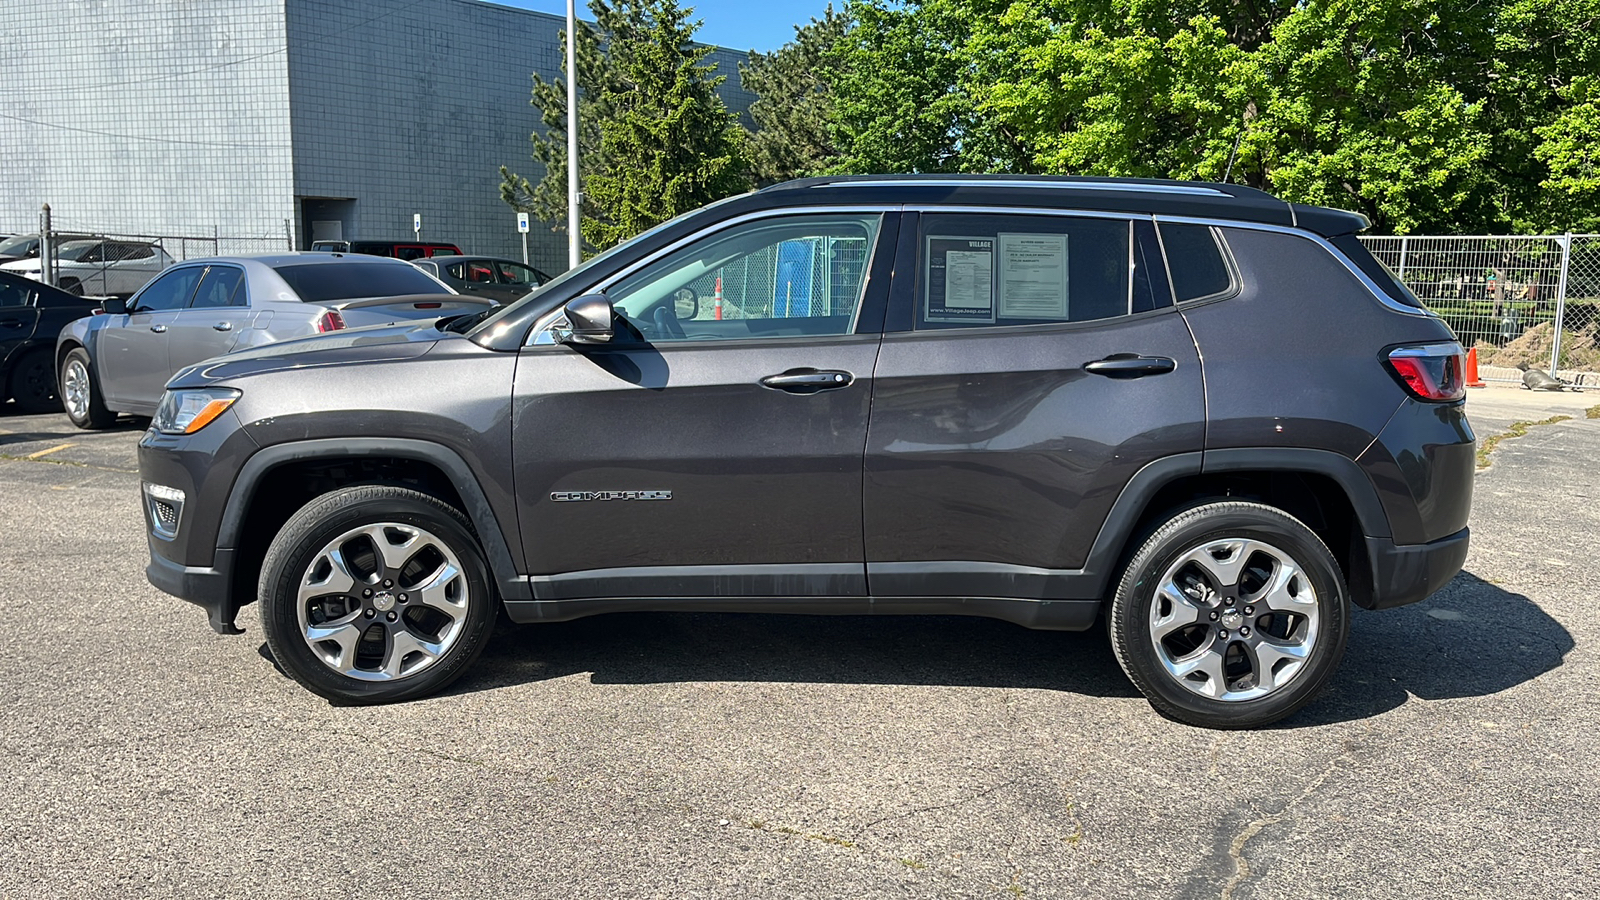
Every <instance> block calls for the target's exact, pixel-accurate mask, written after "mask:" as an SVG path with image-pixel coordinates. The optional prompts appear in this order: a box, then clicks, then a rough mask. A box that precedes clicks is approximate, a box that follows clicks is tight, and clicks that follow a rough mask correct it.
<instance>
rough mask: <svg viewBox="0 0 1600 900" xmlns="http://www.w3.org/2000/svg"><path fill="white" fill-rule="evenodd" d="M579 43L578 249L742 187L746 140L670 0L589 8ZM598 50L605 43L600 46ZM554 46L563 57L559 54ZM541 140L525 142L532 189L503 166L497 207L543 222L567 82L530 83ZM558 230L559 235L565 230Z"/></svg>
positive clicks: (562, 171) (555, 172)
mask: <svg viewBox="0 0 1600 900" xmlns="http://www.w3.org/2000/svg"><path fill="white" fill-rule="evenodd" d="M589 9H590V11H591V12H592V13H593V14H594V17H595V24H594V25H593V26H590V25H587V24H585V25H583V26H582V27H580V29H579V39H578V45H577V49H578V65H577V68H578V75H579V79H580V80H579V83H578V88H579V98H578V113H579V127H580V129H581V130H580V132H579V135H578V138H579V140H578V145H579V146H578V153H579V165H580V170H579V171H580V174H581V175H582V179H583V181H582V184H583V197H582V206H581V214H582V225H581V227H582V230H583V241H584V243H585V244H586V245H587V246H588V247H590V248H593V249H604V248H607V247H610V246H612V245H613V244H616V243H617V242H619V241H622V240H625V239H627V238H629V237H632V236H633V235H635V234H638V233H639V232H641V231H644V230H646V229H648V228H650V227H651V226H654V225H657V224H659V223H661V222H664V221H666V220H667V219H670V218H672V217H673V216H676V215H678V214H680V213H683V212H687V211H689V210H691V209H694V208H696V207H699V206H703V205H704V204H706V203H709V202H711V201H712V200H717V199H720V198H722V197H725V196H727V195H729V194H732V193H737V192H738V191H741V190H744V189H745V188H746V187H747V186H748V176H747V174H746V173H747V168H748V166H747V162H746V147H745V138H744V132H743V131H742V130H741V129H740V127H739V125H738V122H737V118H736V116H734V115H733V114H732V113H730V112H728V110H727V108H726V106H724V104H723V102H722V99H721V97H719V96H718V95H717V86H718V85H720V84H721V83H722V82H723V80H724V76H720V75H717V74H716V64H715V63H711V64H706V63H705V58H706V56H708V55H709V54H710V52H711V48H710V47H706V46H697V45H695V44H694V43H693V39H694V33H695V31H696V30H697V29H698V27H699V24H700V23H699V22H698V21H691V20H690V19H689V12H688V11H687V10H684V9H682V8H681V7H679V6H678V4H677V2H676V0H614V2H612V0H591V2H590V4H589ZM602 44H603V45H604V46H603V47H602ZM564 49H565V48H564V46H563V51H564ZM532 103H533V105H534V106H536V107H538V108H539V110H540V112H541V115H542V121H543V123H544V126H545V131H544V132H543V133H542V134H540V133H537V132H536V133H535V134H533V135H532V141H533V157H534V159H535V160H537V161H538V162H540V163H541V164H543V167H544V177H543V178H542V179H540V180H539V181H538V182H537V183H535V182H532V181H530V179H527V178H524V177H522V176H519V175H516V174H515V173H513V172H511V171H510V170H509V169H506V168H504V167H502V169H501V179H502V181H501V187H500V192H501V198H502V199H503V200H505V201H506V202H507V203H508V204H510V205H511V206H512V207H514V208H516V209H518V210H524V211H527V212H530V213H532V214H534V215H536V216H538V217H539V218H540V219H543V220H546V221H555V222H564V221H565V217H566V196H567V194H566V190H567V189H566V185H567V160H566V85H565V82H564V81H559V80H558V81H545V80H544V79H542V78H540V77H539V76H538V75H535V76H534V88H533V100H532ZM556 230H558V231H565V227H564V225H558V226H556Z"/></svg>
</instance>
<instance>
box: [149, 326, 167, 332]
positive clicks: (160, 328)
mask: <svg viewBox="0 0 1600 900" xmlns="http://www.w3.org/2000/svg"><path fill="white" fill-rule="evenodd" d="M150 330H151V331H154V332H155V333H156V334H162V333H163V332H165V331H166V330H167V326H165V325H151V326H150Z"/></svg>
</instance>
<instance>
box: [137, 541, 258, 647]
mask: <svg viewBox="0 0 1600 900" xmlns="http://www.w3.org/2000/svg"><path fill="white" fill-rule="evenodd" d="M155 540H156V539H155V538H150V541H151V543H152V545H153V544H154V542H155ZM144 577H145V578H147V579H149V581H150V583H151V584H153V585H155V586H156V587H158V588H160V589H161V590H163V591H166V592H167V593H169V594H171V595H172V596H174V597H177V598H179V599H182V600H187V601H189V602H190V603H193V604H195V605H197V606H199V607H201V608H202V609H204V610H205V611H206V617H207V618H208V619H209V620H210V622H211V628H212V630H213V631H215V632H216V633H217V634H243V633H244V632H243V631H242V630H241V629H240V628H238V627H237V626H236V625H234V624H233V619H234V617H235V616H237V615H238V614H239V607H238V605H237V604H235V603H234V602H233V592H232V590H231V586H232V580H233V551H232V550H223V549H218V550H217V551H216V556H215V558H214V560H213V564H212V565H210V566H185V565H183V564H181V563H176V562H173V561H172V560H170V559H167V558H166V557H165V556H162V555H161V554H160V553H157V552H156V550H155V547H154V546H152V547H151V548H150V565H148V566H146V567H145V570H144Z"/></svg>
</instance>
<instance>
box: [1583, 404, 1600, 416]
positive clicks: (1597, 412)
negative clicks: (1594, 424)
mask: <svg viewBox="0 0 1600 900" xmlns="http://www.w3.org/2000/svg"><path fill="white" fill-rule="evenodd" d="M1583 417H1584V418H1585V419H1600V404H1596V405H1594V406H1591V407H1589V409H1588V410H1587V411H1586V412H1585V413H1584V414H1583Z"/></svg>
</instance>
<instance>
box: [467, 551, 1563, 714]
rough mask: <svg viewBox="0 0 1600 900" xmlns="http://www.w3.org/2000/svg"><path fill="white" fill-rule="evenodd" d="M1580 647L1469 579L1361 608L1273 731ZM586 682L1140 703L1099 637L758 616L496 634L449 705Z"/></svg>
mask: <svg viewBox="0 0 1600 900" xmlns="http://www.w3.org/2000/svg"><path fill="white" fill-rule="evenodd" d="M1572 648H1573V640H1572V636H1571V635H1570V634H1568V633H1567V630H1566V629H1565V628H1563V627H1562V626H1561V624H1560V623H1559V622H1557V621H1556V620H1555V619H1553V618H1551V617H1550V616H1549V615H1547V614H1546V613H1545V612H1544V610H1542V609H1540V608H1539V607H1538V606H1537V605H1536V604H1535V603H1533V601H1531V600H1529V599H1528V598H1527V597H1524V596H1522V595H1520V594H1513V593H1511V592H1509V591H1506V590H1504V589H1502V588H1500V587H1498V586H1496V585H1494V584H1491V583H1489V582H1487V581H1484V580H1483V579H1481V578H1478V577H1477V576H1475V575H1473V574H1471V573H1469V572H1463V573H1462V574H1460V575H1458V576H1456V578H1455V579H1454V580H1453V581H1451V582H1450V583H1449V584H1448V585H1446V586H1445V587H1444V589H1442V590H1441V591H1440V592H1439V593H1437V594H1435V595H1434V596H1433V597H1431V598H1429V599H1428V600H1427V601H1425V602H1423V603H1419V604H1415V605H1412V606H1407V607H1402V608H1400V609H1392V610H1383V611H1380V612H1368V611H1365V610H1357V611H1356V612H1355V616H1354V619H1353V628H1352V631H1351V635H1350V642H1349V646H1348V648H1347V650H1346V655H1345V659H1344V663H1343V665H1342V666H1341V667H1340V669H1339V672H1338V673H1337V674H1336V675H1335V676H1334V679H1333V681H1332V683H1330V684H1329V686H1328V688H1327V690H1326V691H1325V692H1324V694H1323V695H1322V696H1321V697H1320V698H1319V699H1318V700H1316V701H1314V702H1313V703H1312V704H1311V706H1309V707H1307V708H1306V709H1305V710H1304V711H1302V712H1301V713H1299V714H1297V715H1295V716H1293V717H1291V718H1290V719H1288V720H1286V721H1285V722H1283V723H1282V724H1281V725H1280V726H1278V727H1284V728H1302V727H1308V726H1315V725H1326V724H1331V723H1336V722H1345V721H1352V720H1359V719H1365V718H1370V717H1372V716H1376V715H1380V714H1382V713H1385V712H1388V711H1389V710H1392V709H1395V708H1397V707H1399V706H1401V705H1402V704H1404V703H1405V702H1406V701H1407V700H1408V699H1410V697H1412V696H1413V695H1415V696H1417V697H1421V698H1424V699H1427V700H1444V699H1452V698H1458V697H1481V696H1489V695H1492V694H1496V693H1499V692H1501V691H1504V690H1507V689H1509V688H1512V687H1515V686H1516V685H1519V684H1522V683H1523V682H1525V681H1529V680H1532V679H1534V678H1537V677H1538V676H1540V675H1542V674H1544V673H1545V672H1548V671H1551V670H1553V669H1555V668H1556V667H1558V666H1560V665H1561V664H1562V661H1563V659H1564V658H1565V656H1566V654H1567V653H1568V652H1569V651H1571V650H1572ZM583 673H590V678H591V679H592V680H593V681H594V683H596V684H656V683H675V682H715V681H726V682H792V683H799V684H811V683H820V684H891V685H893V684H898V685H908V684H916V685H939V686H961V687H1009V688H1041V689H1046V690H1058V691H1066V692H1070V693H1075V694H1083V695H1088V696H1097V697H1136V696H1138V692H1137V691H1136V690H1135V689H1134V687H1133V685H1132V684H1131V683H1130V682H1129V681H1128V679H1127V677H1126V676H1125V675H1124V674H1123V672H1122V669H1121V667H1120V666H1118V664H1117V662H1116V658H1115V657H1114V656H1113V655H1112V653H1111V648H1110V645H1109V643H1108V642H1107V640H1106V636H1105V631H1104V629H1103V628H1101V627H1099V626H1096V627H1094V628H1092V629H1090V630H1089V631H1086V632H1051V631H1030V630H1028V629H1025V628H1021V627H1018V626H1015V625H1011V624H1009V623H1006V622H1000V621H995V620H991V619H979V618H965V617H959V616H881V617H874V616H798V615H797V616H780V615H765V614H755V613H751V614H742V615H741V614H715V613H618V614H614V615H601V616H594V617H591V618H586V619H578V620H576V621H572V622H557V623H549V624H538V625H522V626H517V625H510V624H506V623H502V624H501V626H500V628H499V630H498V631H497V632H496V634H495V636H494V638H493V639H492V640H491V641H490V643H489V646H488V648H487V649H486V650H485V651H484V654H483V657H482V658H481V659H480V660H479V662H478V663H477V665H476V666H474V667H473V669H472V670H471V671H469V672H468V673H467V675H466V677H464V678H463V679H462V680H461V681H460V682H457V683H456V685H455V686H453V687H452V688H451V691H450V692H452V693H471V692H476V691H484V690H493V689H495V688H499V687H507V686H511V685H516V684H524V683H529V682H535V681H543V680H549V679H556V678H563V677H567V676H570V675H575V674H583Z"/></svg>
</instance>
